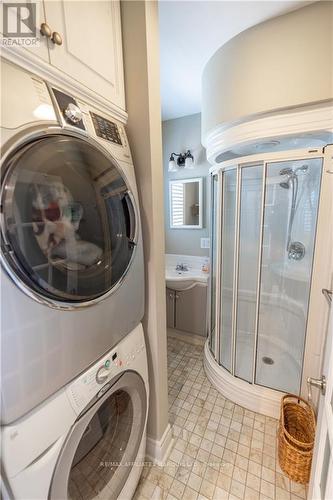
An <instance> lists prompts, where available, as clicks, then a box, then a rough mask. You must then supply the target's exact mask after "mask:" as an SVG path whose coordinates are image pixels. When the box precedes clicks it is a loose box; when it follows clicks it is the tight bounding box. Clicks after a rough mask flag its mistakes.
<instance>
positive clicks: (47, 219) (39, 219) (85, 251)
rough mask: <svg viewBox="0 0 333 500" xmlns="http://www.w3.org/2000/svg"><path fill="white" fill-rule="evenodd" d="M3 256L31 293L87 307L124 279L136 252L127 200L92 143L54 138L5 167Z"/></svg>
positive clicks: (36, 144)
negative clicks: (83, 303) (89, 302)
mask: <svg viewBox="0 0 333 500" xmlns="http://www.w3.org/2000/svg"><path fill="white" fill-rule="evenodd" d="M4 170H5V172H6V173H5V178H4V180H3V188H2V200H1V201H2V207H3V226H2V236H3V255H4V257H5V259H6V262H7V264H8V265H9V268H10V270H11V271H13V272H14V274H15V276H16V277H18V278H19V281H20V282H21V283H24V285H25V286H26V287H28V288H29V289H30V290H32V291H34V292H37V294H38V295H39V296H43V297H47V298H48V299H51V302H52V300H54V301H63V302H71V303H72V302H86V301H89V300H91V299H95V298H97V297H100V296H102V295H104V294H105V293H106V292H108V291H109V290H110V289H111V288H112V287H114V286H115V285H116V284H117V283H118V282H119V280H120V279H121V278H122V277H123V276H124V274H125V273H126V271H127V268H128V266H129V264H130V261H131V258H132V254H133V252H134V247H135V241H134V240H135V234H136V221H135V209H134V205H133V201H132V197H131V195H130V193H129V190H128V187H127V185H126V182H125V180H124V178H123V176H122V175H121V172H120V171H119V169H118V168H117V166H116V164H115V162H114V161H113V160H112V159H111V157H107V156H106V155H104V154H103V153H102V152H101V151H100V150H99V149H97V148H96V147H94V146H93V145H92V144H91V143H90V142H88V141H86V140H83V139H79V138H76V137H72V136H65V135H54V136H49V137H45V138H41V139H38V140H35V141H34V142H31V143H29V144H28V145H26V146H24V147H23V148H21V149H20V150H19V151H18V152H17V153H16V154H14V155H13V156H12V157H11V158H10V159H9V160H8V161H7V162H6V164H5V165H4Z"/></svg>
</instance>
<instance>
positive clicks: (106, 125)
mask: <svg viewBox="0 0 333 500" xmlns="http://www.w3.org/2000/svg"><path fill="white" fill-rule="evenodd" d="M90 116H91V119H92V122H93V125H94V129H95V132H96V135H97V136H98V137H101V138H102V139H106V140H107V141H110V142H113V143H115V144H119V146H122V144H123V143H122V142H121V138H120V133H119V129H118V125H117V124H116V123H114V122H111V121H110V120H107V119H106V118H103V116H100V115H97V114H96V113H92V112H91V111H90Z"/></svg>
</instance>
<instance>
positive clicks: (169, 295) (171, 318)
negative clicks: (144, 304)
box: [166, 288, 175, 328]
mask: <svg viewBox="0 0 333 500" xmlns="http://www.w3.org/2000/svg"><path fill="white" fill-rule="evenodd" d="M166 317H167V327H168V328H175V292H174V290H170V288H167V289H166Z"/></svg>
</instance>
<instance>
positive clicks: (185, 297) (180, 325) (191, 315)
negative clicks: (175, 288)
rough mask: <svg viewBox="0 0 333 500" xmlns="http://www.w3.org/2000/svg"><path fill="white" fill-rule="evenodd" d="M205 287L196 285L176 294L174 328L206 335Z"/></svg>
mask: <svg viewBox="0 0 333 500" xmlns="http://www.w3.org/2000/svg"><path fill="white" fill-rule="evenodd" d="M206 302H207V287H206V286H200V285H196V286H194V287H193V288H191V289H190V290H184V291H182V292H176V328H177V330H185V331H186V332H191V333H195V334H197V335H202V336H205V335H206V307H207V304H206Z"/></svg>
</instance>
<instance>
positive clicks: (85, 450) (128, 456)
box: [49, 371, 147, 500]
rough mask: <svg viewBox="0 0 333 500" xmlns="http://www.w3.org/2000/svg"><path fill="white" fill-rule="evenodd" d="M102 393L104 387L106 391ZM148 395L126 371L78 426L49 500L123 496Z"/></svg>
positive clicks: (63, 454) (60, 461)
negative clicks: (120, 494) (121, 494)
mask: <svg viewBox="0 0 333 500" xmlns="http://www.w3.org/2000/svg"><path fill="white" fill-rule="evenodd" d="M102 391H103V389H102ZM146 414H147V394H146V389H145V386H144V382H143V380H142V378H141V377H140V376H139V375H138V374H137V373H135V372H130V371H129V372H126V373H125V374H124V375H122V376H121V378H120V379H119V380H118V381H117V382H116V383H115V384H114V385H113V386H112V387H111V389H109V390H108V392H106V393H105V394H104V396H103V397H101V399H100V400H99V401H98V402H97V403H95V405H93V406H92V407H91V408H90V409H88V411H86V413H84V414H83V415H82V417H81V418H79V419H78V421H77V422H76V423H75V425H74V426H73V428H72V430H71V433H70V435H69V436H68V438H67V440H66V442H65V444H64V446H63V449H62V452H61V454H60V457H59V459H58V463H57V466H56V469H55V472H54V475H53V480H52V483H51V487H50V494H49V499H50V500H59V498H69V499H71V500H92V499H94V498H118V495H119V493H120V492H121V490H122V488H123V487H124V485H125V483H126V480H127V478H128V476H129V474H130V472H131V470H132V467H133V466H138V465H140V464H138V463H136V462H135V461H136V459H137V455H138V450H139V446H140V443H141V441H142V437H143V432H144V427H145V422H146Z"/></svg>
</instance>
